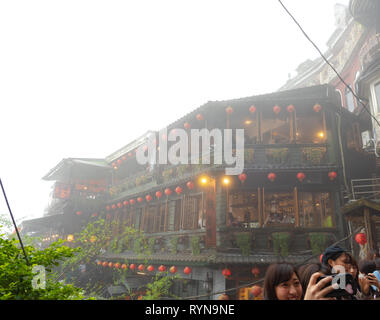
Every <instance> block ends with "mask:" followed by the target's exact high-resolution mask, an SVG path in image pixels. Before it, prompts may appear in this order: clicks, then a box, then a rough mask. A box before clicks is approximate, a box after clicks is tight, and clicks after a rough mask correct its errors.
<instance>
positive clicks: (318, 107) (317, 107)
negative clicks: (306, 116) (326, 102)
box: [313, 103, 322, 112]
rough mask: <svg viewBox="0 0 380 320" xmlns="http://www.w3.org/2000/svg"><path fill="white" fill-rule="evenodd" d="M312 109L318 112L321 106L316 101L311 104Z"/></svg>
mask: <svg viewBox="0 0 380 320" xmlns="http://www.w3.org/2000/svg"><path fill="white" fill-rule="evenodd" d="M313 110H314V111H315V112H319V111H321V110H322V107H321V105H320V104H318V103H316V104H315V105H314V106H313Z"/></svg>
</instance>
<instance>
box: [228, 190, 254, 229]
mask: <svg viewBox="0 0 380 320" xmlns="http://www.w3.org/2000/svg"><path fill="white" fill-rule="evenodd" d="M228 207H229V210H228V214H227V226H232V227H246V228H247V227H251V228H258V227H259V212H258V200H257V192H236V193H232V194H230V195H229V199H228Z"/></svg>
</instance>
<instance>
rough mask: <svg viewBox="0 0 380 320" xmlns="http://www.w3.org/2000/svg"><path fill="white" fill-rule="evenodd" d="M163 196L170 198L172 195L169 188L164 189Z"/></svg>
mask: <svg viewBox="0 0 380 320" xmlns="http://www.w3.org/2000/svg"><path fill="white" fill-rule="evenodd" d="M165 194H166V195H167V196H170V195H171V194H172V191H171V190H170V189H169V188H166V189H165Z"/></svg>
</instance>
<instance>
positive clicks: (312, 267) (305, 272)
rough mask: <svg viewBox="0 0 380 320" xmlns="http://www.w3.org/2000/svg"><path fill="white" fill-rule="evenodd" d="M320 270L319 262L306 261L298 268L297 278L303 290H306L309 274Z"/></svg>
mask: <svg viewBox="0 0 380 320" xmlns="http://www.w3.org/2000/svg"><path fill="white" fill-rule="evenodd" d="M321 270H322V264H321V263H308V264H306V265H302V266H300V267H299V268H298V274H299V279H300V282H301V286H302V291H303V292H306V289H307V286H308V285H309V281H310V278H311V276H312V275H313V274H314V273H316V272H320V271H321Z"/></svg>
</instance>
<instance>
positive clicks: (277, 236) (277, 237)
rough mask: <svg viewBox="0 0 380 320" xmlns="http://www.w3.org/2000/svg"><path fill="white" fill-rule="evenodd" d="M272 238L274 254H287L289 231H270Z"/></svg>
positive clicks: (284, 255)
mask: <svg viewBox="0 0 380 320" xmlns="http://www.w3.org/2000/svg"><path fill="white" fill-rule="evenodd" d="M272 240H273V250H274V253H275V254H276V255H281V256H283V257H287V256H288V255H289V247H290V233H289V232H274V233H272Z"/></svg>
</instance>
